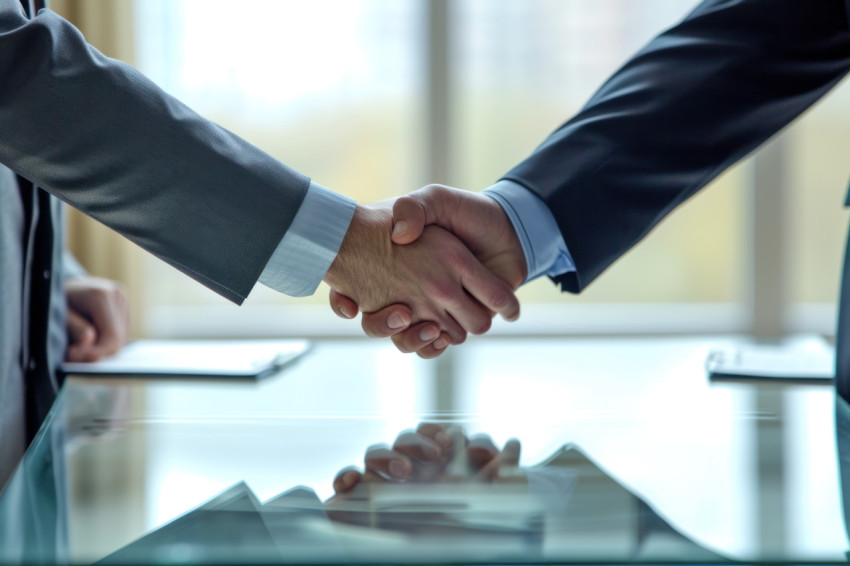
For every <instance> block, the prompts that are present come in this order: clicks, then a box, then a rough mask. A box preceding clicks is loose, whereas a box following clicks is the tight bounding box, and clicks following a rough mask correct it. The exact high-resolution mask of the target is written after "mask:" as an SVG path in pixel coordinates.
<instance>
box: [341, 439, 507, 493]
mask: <svg viewBox="0 0 850 566" xmlns="http://www.w3.org/2000/svg"><path fill="white" fill-rule="evenodd" d="M519 455H520V443H519V441H518V440H514V439H512V440H509V441H508V442H507V443H505V446H504V447H503V448H502V449H501V450H499V449H498V448H497V447H496V445H495V444H493V441H492V440H491V439H490V437H488V436H484V435H481V436H475V437H472V438H467V437H466V436H465V435H464V434H463V431H462V430H461V429H460V428H459V427H456V426H445V425H441V424H437V423H423V424H421V425H419V428H418V429H417V430H416V432H403V433H402V434H400V435H399V436H398V438H396V440H395V442H394V443H393V446H392V448H390V447H387V446H386V445H375V446H371V447H369V448H368V449H367V451H366V456H365V458H364V469H363V471H362V472H361V471H359V470H357V469H356V468H353V467H350V468H345V469H343V470H341V471H340V472H339V473H338V474H337V476H336V478H334V482H333V487H334V492H335V493H336V494H337V495H336V496H335V497H339V496H344V495H345V494H347V493H350V492H351V491H352V490H353V489H354V488H355V487H357V486H358V485H364V484H374V483H406V482H416V483H448V482H464V481H472V482H492V481H494V480H497V479H498V478H499V476H500V474H501V473H502V472H504V471H506V470H514V469H515V468H516V467H517V466H518V465H519ZM331 501H333V500H331ZM329 503H330V502H329Z"/></svg>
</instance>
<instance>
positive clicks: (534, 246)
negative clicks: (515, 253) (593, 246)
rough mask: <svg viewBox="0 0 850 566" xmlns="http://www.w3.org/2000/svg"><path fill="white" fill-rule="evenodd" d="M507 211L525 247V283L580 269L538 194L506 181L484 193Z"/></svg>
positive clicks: (523, 247)
mask: <svg viewBox="0 0 850 566" xmlns="http://www.w3.org/2000/svg"><path fill="white" fill-rule="evenodd" d="M482 194H485V195H487V196H488V197H490V198H492V199H493V200H495V201H496V202H498V203H499V205H500V206H501V207H502V209H503V210H504V211H505V214H507V215H508V218H509V219H510V221H511V224H512V225H513V227H514V231H515V232H516V234H517V236H518V237H519V241H520V244H522V251H523V253H524V254H525V263H526V265H527V266H528V276H527V277H526V278H525V283H528V282H529V281H531V280H533V279H536V278H537V277H540V276H541V275H549V276H551V277H554V276H556V275H561V274H564V273H569V272H571V271H575V270H576V265H575V262H573V258H572V256H571V255H570V251H569V250H568V249H567V244H566V243H565V242H564V237H563V236H562V235H561V230H560V229H559V228H558V223H557V222H556V221H555V217H554V216H553V215H552V212H551V211H550V210H549V208H548V207H547V206H546V205H545V204H544V203H543V201H542V200H540V198H539V197H537V195H535V194H534V193H532V192H531V191H529V190H528V189H526V188H525V187H523V186H522V185H520V184H519V183H515V182H513V181H509V180H507V179H502V180H501V181H499V182H498V183H496V184H495V185H492V186H490V187H488V188H486V189H484V190H483V191H482Z"/></svg>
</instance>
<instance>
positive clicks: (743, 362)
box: [705, 335, 835, 383]
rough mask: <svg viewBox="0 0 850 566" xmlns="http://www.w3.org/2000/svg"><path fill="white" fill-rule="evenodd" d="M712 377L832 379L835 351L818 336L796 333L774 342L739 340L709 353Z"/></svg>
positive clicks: (829, 380)
mask: <svg viewBox="0 0 850 566" xmlns="http://www.w3.org/2000/svg"><path fill="white" fill-rule="evenodd" d="M705 366H706V370H707V371H708V375H709V377H710V378H711V379H712V380H740V379H774V380H781V381H802V382H808V383H814V382H823V383H831V382H832V379H833V376H834V375H835V351H834V348H833V347H832V345H830V344H829V343H828V342H827V341H826V340H824V339H823V338H822V337H820V336H810V335H806V336H797V337H793V338H790V339H788V340H785V341H783V342H780V343H775V344H759V343H742V344H739V345H737V346H735V347H732V348H719V349H716V350H713V351H712V352H710V353H709V355H708V358H707V359H706V363H705Z"/></svg>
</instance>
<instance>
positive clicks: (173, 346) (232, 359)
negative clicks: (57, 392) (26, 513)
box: [62, 340, 310, 379]
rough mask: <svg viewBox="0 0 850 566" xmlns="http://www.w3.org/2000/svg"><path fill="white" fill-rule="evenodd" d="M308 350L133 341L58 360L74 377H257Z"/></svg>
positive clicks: (271, 344)
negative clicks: (108, 352) (96, 357)
mask: <svg viewBox="0 0 850 566" xmlns="http://www.w3.org/2000/svg"><path fill="white" fill-rule="evenodd" d="M309 349H310V343H309V342H308V341H307V340H138V341H136V342H132V343H130V344H128V345H126V346H125V347H124V348H122V349H121V351H120V352H118V353H117V354H115V355H114V356H110V357H107V358H104V359H102V360H100V361H97V362H93V363H69V362H66V363H64V364H62V371H63V372H64V373H66V374H73V375H99V376H103V375H116V376H117V375H127V376H140V377H159V376H189V377H221V378H255V379H256V378H260V377H263V376H266V375H269V374H271V373H274V372H275V371H278V370H279V369H281V368H283V367H285V366H286V365H287V364H290V363H292V362H293V361H295V360H296V359H297V358H298V357H300V356H301V355H303V354H304V353H305V352H307V351H308V350H309Z"/></svg>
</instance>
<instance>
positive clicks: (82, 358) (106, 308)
mask: <svg viewBox="0 0 850 566" xmlns="http://www.w3.org/2000/svg"><path fill="white" fill-rule="evenodd" d="M65 297H66V300H67V302H68V312H67V317H68V320H67V326H68V352H67V354H66V358H67V360H68V361H69V362H94V361H97V360H99V359H101V358H103V357H104V356H109V355H112V354H114V353H116V352H117V351H118V350H120V349H121V347H122V346H123V345H124V344H125V343H126V342H127V336H128V335H129V332H130V309H129V305H128V302H127V295H126V294H125V292H124V289H123V288H122V287H121V286H120V285H119V284H118V283H116V282H115V281H110V280H108V279H101V278H99V277H77V278H72V279H68V280H67V281H65Z"/></svg>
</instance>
